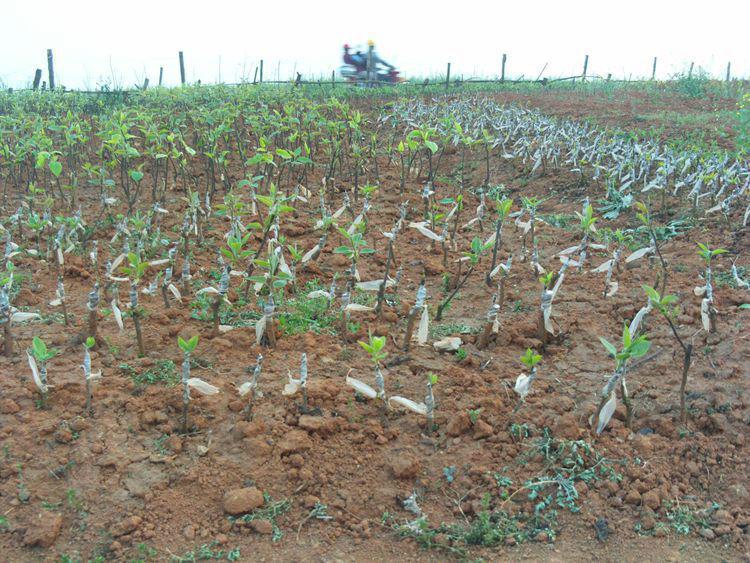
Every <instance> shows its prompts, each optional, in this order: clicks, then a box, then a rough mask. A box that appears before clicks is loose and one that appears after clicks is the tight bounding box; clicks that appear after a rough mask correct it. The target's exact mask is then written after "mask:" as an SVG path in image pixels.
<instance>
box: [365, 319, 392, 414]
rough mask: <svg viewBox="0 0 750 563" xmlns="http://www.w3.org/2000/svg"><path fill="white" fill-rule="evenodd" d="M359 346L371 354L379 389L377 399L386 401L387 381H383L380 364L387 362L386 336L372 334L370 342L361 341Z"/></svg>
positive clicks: (376, 384)
mask: <svg viewBox="0 0 750 563" xmlns="http://www.w3.org/2000/svg"><path fill="white" fill-rule="evenodd" d="M359 345H360V346H362V348H363V349H364V350H365V352H367V353H368V354H370V360H372V363H373V365H374V366H375V387H376V389H377V397H378V398H379V399H382V400H385V380H384V379H383V372H382V371H381V369H380V363H381V362H382V361H383V360H385V358H386V356H388V353H387V352H386V351H385V350H384V348H385V336H373V335H372V334H370V340H369V342H362V341H361V340H360V341H359Z"/></svg>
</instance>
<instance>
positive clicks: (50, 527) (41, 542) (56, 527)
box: [23, 511, 63, 547]
mask: <svg viewBox="0 0 750 563" xmlns="http://www.w3.org/2000/svg"><path fill="white" fill-rule="evenodd" d="M62 524H63V517H62V514H57V513H56V512H47V511H42V512H40V513H39V514H38V515H37V517H36V519H34V521H33V522H32V523H31V524H29V527H28V528H27V529H26V533H25V534H24V536H23V544H24V545H25V546H26V547H50V546H51V545H53V544H54V543H55V541H56V540H57V536H59V535H60V530H61V529H62Z"/></svg>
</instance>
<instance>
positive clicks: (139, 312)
mask: <svg viewBox="0 0 750 563" xmlns="http://www.w3.org/2000/svg"><path fill="white" fill-rule="evenodd" d="M127 259H128V265H127V266H123V268H122V270H123V272H125V273H126V274H127V275H128V278H129V279H130V314H131V316H132V317H133V325H134V326H135V338H136V342H137V344H138V354H139V355H140V356H145V355H146V349H145V348H144V346H143V333H142V331H141V317H142V316H143V309H142V308H141V307H140V306H139V304H138V282H139V281H140V280H141V279H142V278H143V275H144V274H145V273H146V269H147V268H148V262H144V261H142V260H141V257H140V255H138V254H136V253H135V252H129V253H128V254H127Z"/></svg>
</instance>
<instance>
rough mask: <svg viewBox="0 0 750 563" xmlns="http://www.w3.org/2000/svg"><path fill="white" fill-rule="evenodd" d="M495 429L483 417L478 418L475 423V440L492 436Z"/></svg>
mask: <svg viewBox="0 0 750 563" xmlns="http://www.w3.org/2000/svg"><path fill="white" fill-rule="evenodd" d="M492 433H493V429H492V426H491V425H490V424H488V423H487V422H485V421H484V420H482V419H481V418H480V419H479V420H477V422H476V424H475V425H474V439H475V440H482V439H483V438H489V437H490V436H492Z"/></svg>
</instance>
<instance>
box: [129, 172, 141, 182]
mask: <svg viewBox="0 0 750 563" xmlns="http://www.w3.org/2000/svg"><path fill="white" fill-rule="evenodd" d="M128 174H129V175H130V177H131V178H132V179H133V181H134V182H140V181H141V180H143V172H141V171H140V170H130V171H128Z"/></svg>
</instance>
